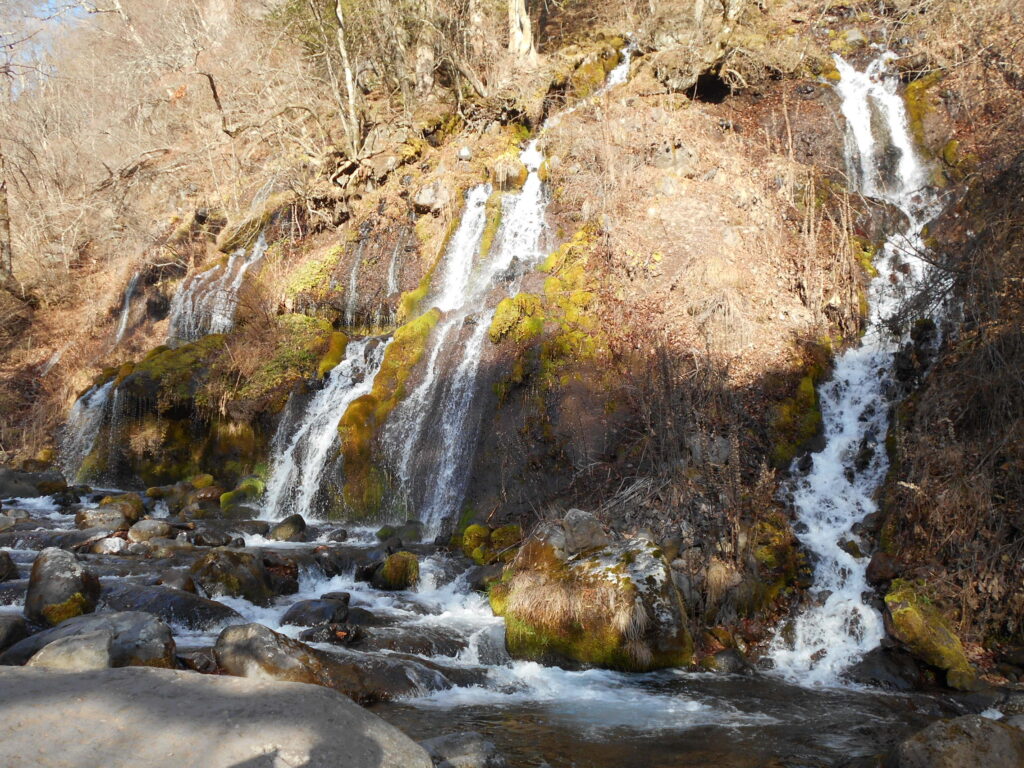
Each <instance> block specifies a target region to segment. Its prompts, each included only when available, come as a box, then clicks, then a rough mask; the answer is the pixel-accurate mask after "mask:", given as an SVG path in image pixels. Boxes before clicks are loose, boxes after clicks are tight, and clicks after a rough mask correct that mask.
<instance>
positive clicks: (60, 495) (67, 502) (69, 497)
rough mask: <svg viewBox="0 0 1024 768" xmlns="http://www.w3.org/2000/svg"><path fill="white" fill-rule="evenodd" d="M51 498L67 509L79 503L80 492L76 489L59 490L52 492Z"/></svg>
mask: <svg viewBox="0 0 1024 768" xmlns="http://www.w3.org/2000/svg"><path fill="white" fill-rule="evenodd" d="M50 498H51V499H53V503H54V504H56V505H57V506H58V507H60V508H61V509H67V508H68V507H72V506H74V505H75V504H77V503H78V494H77V493H75V492H74V491H58V492H57V493H51V494H50Z"/></svg>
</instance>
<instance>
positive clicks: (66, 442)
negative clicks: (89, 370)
mask: <svg viewBox="0 0 1024 768" xmlns="http://www.w3.org/2000/svg"><path fill="white" fill-rule="evenodd" d="M113 389H114V382H113V381H108V382H107V383H106V384H104V385H103V386H101V387H92V388H91V389H90V390H89V391H88V392H86V393H85V394H84V395H82V396H81V397H80V398H78V399H77V400H76V401H75V404H74V405H73V406H72V407H71V412H70V413H69V414H68V420H67V422H66V423H65V425H64V431H63V434H62V436H61V444H60V457H61V469H62V470H63V472H64V474H65V475H66V476H67V477H68V479H69V480H71V479H74V478H77V477H78V473H79V472H80V471H81V469H82V463H83V462H84V461H85V457H86V456H88V455H89V452H90V451H91V450H92V448H93V445H95V443H96V438H97V437H98V436H99V433H100V427H102V426H103V419H104V418H105V417H106V415H107V410H108V409H107V403H108V402H109V401H110V394H111V391H112V390H113Z"/></svg>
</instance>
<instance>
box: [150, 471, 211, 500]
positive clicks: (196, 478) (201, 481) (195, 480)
mask: <svg viewBox="0 0 1024 768" xmlns="http://www.w3.org/2000/svg"><path fill="white" fill-rule="evenodd" d="M188 483H189V485H191V486H192V487H193V488H195V489H196V490H197V491H201V490H202V489H203V488H209V487H210V486H211V485H213V475H206V474H203V475H193V476H192V477H190V478H189V479H188ZM146 495H147V496H148V495H149V491H148V490H147V491H146Z"/></svg>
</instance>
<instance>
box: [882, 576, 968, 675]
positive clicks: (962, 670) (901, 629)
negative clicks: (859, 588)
mask: <svg viewBox="0 0 1024 768" xmlns="http://www.w3.org/2000/svg"><path fill="white" fill-rule="evenodd" d="M885 607H886V612H885V617H884V618H885V628H886V631H888V633H889V634H890V635H892V637H894V638H896V640H898V641H899V642H900V644H901V645H902V646H903V647H904V648H906V650H907V651H908V652H909V653H910V654H911V655H912V656H914V657H916V658H918V659H920V660H921V661H923V662H925V663H926V664H930V665H931V666H933V667H938V668H939V669H941V670H943V671H944V672H945V673H946V684H947V685H948V686H949V687H950V688H956V689H958V690H962V691H970V690H975V689H976V688H977V687H978V680H977V674H976V673H975V671H974V669H973V667H971V664H970V662H968V661H967V655H966V654H965V653H964V647H963V644H962V643H961V642H960V638H959V637H957V636H956V633H954V632H953V629H952V627H951V626H950V625H949V622H948V621H947V620H946V617H945V616H943V615H942V613H941V612H940V611H939V609H938V608H936V607H935V606H934V605H932V604H931V603H930V602H928V601H927V600H925V599H924V598H923V597H922V596H921V595H920V594H919V593H918V591H917V589H916V588H915V586H914V585H913V584H912V583H911V582H909V581H905V580H903V579H897V580H896V581H894V582H893V583H892V586H891V587H890V589H889V592H888V594H887V595H886V596H885Z"/></svg>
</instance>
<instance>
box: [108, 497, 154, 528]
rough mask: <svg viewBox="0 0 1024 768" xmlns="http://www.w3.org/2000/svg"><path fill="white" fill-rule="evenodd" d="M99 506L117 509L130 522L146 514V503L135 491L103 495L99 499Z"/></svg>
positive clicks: (136, 520)
mask: <svg viewBox="0 0 1024 768" xmlns="http://www.w3.org/2000/svg"><path fill="white" fill-rule="evenodd" d="M100 507H101V508H105V509H118V510H120V511H121V513H122V514H124V516H125V519H127V520H128V522H130V523H135V522H138V521H139V520H141V519H142V516H143V515H144V514H146V504H145V502H143V501H142V497H141V496H139V494H137V493H120V494H117V495H115V496H104V497H103V498H102V499H100Z"/></svg>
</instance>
